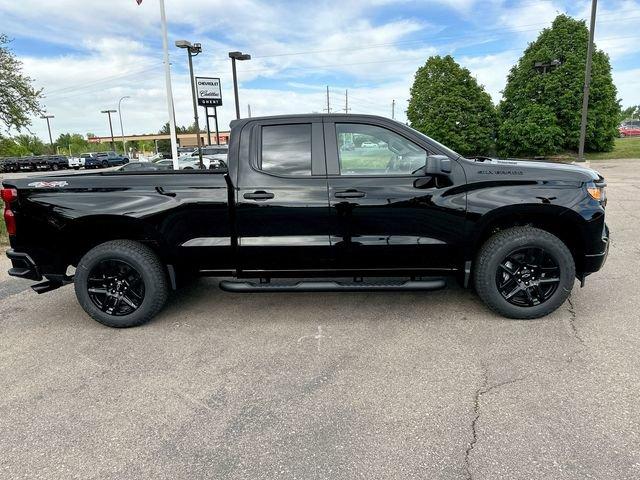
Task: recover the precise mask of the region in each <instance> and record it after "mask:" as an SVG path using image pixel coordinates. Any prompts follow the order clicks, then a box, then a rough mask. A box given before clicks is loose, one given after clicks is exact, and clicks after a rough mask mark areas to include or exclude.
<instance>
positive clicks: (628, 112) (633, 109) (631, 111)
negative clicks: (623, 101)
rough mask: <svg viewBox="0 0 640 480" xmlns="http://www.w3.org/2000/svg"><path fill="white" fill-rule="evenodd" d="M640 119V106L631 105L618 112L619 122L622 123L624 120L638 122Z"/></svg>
mask: <svg viewBox="0 0 640 480" xmlns="http://www.w3.org/2000/svg"><path fill="white" fill-rule="evenodd" d="M638 119H640V105H631V106H630V107H627V108H624V109H622V110H621V111H620V117H619V122H620V123H622V122H624V121H625V120H638Z"/></svg>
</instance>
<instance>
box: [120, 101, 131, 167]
mask: <svg viewBox="0 0 640 480" xmlns="http://www.w3.org/2000/svg"><path fill="white" fill-rule="evenodd" d="M125 98H131V97H130V96H129V95H125V96H124V97H122V98H120V100H118V116H119V117H120V135H121V137H122V155H126V154H127V142H126V141H125V140H124V127H123V126H122V108H120V103H122V100H124V99H125Z"/></svg>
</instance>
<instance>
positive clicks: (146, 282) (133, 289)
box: [74, 240, 169, 328]
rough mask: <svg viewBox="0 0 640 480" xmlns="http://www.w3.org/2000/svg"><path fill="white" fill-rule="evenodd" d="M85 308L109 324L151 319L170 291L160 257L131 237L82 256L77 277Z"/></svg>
mask: <svg viewBox="0 0 640 480" xmlns="http://www.w3.org/2000/svg"><path fill="white" fill-rule="evenodd" d="M74 283H75V291H76V297H77V298H78V302H79V303H80V305H81V306H82V308H83V309H84V311H85V312H87V313H88V314H89V315H90V316H91V317H92V318H93V319H94V320H97V321H98V322H100V323H102V324H104V325H107V326H109V327H116V328H123V327H135V326H138V325H142V324H143V323H146V322H148V321H149V320H151V319H152V318H153V317H154V316H155V315H156V314H157V313H158V312H159V311H160V310H161V309H162V307H163V306H164V304H165V302H166V300H167V296H168V294H169V286H168V282H167V276H166V274H165V271H164V268H163V265H162V263H161V262H160V259H159V258H158V257H157V255H156V254H155V253H154V252H153V250H151V249H150V248H149V247H147V246H145V245H142V244H141V243H138V242H134V241H131V240H114V241H110V242H106V243H103V244H100V245H98V246H97V247H95V248H93V249H91V250H89V252H87V254H86V255H85V256H84V257H82V259H81V260H80V262H79V263H78V267H77V268H76V275H75V279H74Z"/></svg>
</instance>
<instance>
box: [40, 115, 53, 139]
mask: <svg viewBox="0 0 640 480" xmlns="http://www.w3.org/2000/svg"><path fill="white" fill-rule="evenodd" d="M40 118H44V119H45V120H46V121H47V130H49V145H51V146H52V147H53V137H51V124H50V123H49V119H50V118H56V117H55V116H54V115H42V116H41V117H40Z"/></svg>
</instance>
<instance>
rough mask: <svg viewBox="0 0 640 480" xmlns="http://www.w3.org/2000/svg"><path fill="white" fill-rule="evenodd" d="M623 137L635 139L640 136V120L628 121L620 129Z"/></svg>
mask: <svg viewBox="0 0 640 480" xmlns="http://www.w3.org/2000/svg"><path fill="white" fill-rule="evenodd" d="M618 132H619V133H620V136H621V137H635V136H638V135H640V120H628V121H626V122H624V123H623V124H622V125H620V127H618Z"/></svg>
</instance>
